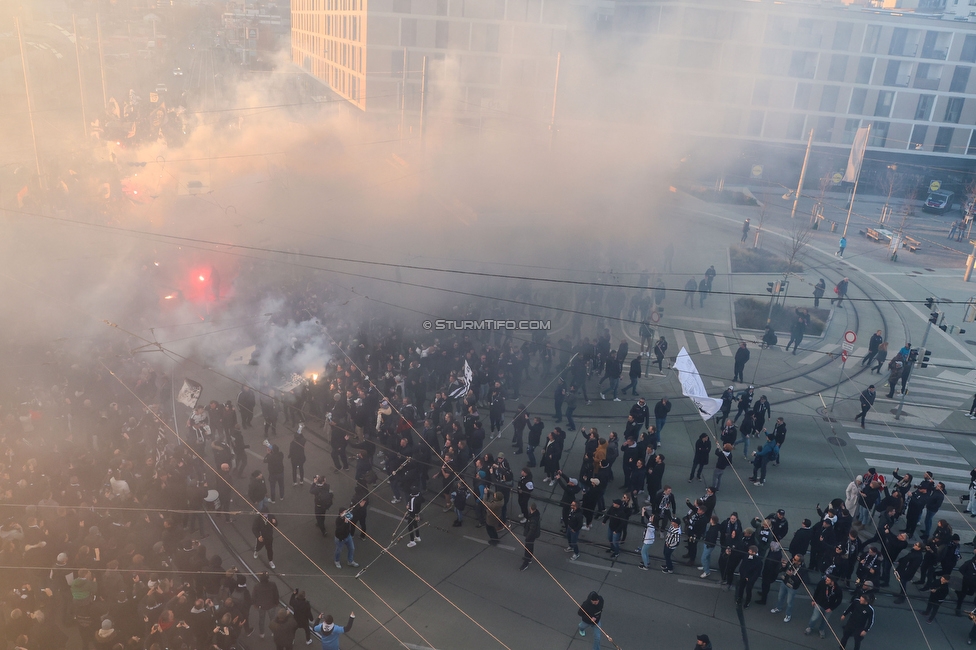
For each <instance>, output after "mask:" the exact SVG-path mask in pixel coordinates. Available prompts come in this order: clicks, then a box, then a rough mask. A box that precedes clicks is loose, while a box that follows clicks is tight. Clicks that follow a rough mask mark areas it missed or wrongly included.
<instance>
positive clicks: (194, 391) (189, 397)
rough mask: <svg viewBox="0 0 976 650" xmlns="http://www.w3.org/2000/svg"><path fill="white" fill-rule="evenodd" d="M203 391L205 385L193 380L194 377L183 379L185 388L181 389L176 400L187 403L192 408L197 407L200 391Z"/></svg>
mask: <svg viewBox="0 0 976 650" xmlns="http://www.w3.org/2000/svg"><path fill="white" fill-rule="evenodd" d="M202 392H203V386H202V385H201V384H198V383H197V382H195V381H193V380H192V379H184V380H183V388H181V389H180V392H179V394H178V395H177V396H176V401H177V402H179V403H180V404H185V405H186V406H189V407H190V408H191V409H192V408H196V406H197V402H198V401H199V400H200V393H202Z"/></svg>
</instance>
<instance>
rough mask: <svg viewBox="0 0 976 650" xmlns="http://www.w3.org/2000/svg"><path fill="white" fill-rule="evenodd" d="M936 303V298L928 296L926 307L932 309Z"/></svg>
mask: <svg viewBox="0 0 976 650" xmlns="http://www.w3.org/2000/svg"><path fill="white" fill-rule="evenodd" d="M934 305H935V298H926V299H925V307H926V308H928V309H932V307H933V306H934Z"/></svg>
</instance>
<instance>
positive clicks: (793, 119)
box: [786, 115, 806, 140]
mask: <svg viewBox="0 0 976 650" xmlns="http://www.w3.org/2000/svg"><path fill="white" fill-rule="evenodd" d="M805 120H806V116H805V115H790V121H789V122H787V124H786V138H787V139H788V140H802V139H803V123H804V121H805Z"/></svg>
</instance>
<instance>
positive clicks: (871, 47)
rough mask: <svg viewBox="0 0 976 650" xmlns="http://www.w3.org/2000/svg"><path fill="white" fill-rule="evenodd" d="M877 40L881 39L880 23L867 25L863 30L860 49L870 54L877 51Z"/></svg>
mask: <svg viewBox="0 0 976 650" xmlns="http://www.w3.org/2000/svg"><path fill="white" fill-rule="evenodd" d="M879 40H881V25H868V28H867V30H865V32H864V44H863V45H862V46H861V51H862V52H869V53H871V54H875V53H877V51H878V41H879Z"/></svg>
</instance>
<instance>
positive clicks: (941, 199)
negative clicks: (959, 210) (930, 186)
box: [922, 190, 955, 214]
mask: <svg viewBox="0 0 976 650" xmlns="http://www.w3.org/2000/svg"><path fill="white" fill-rule="evenodd" d="M954 196H955V195H954V194H953V193H952V192H949V191H946V190H939V191H937V192H929V196H928V198H927V199H925V205H923V206H922V210H923V211H924V212H931V213H933V214H945V213H946V212H948V211H949V210H951V209H952V199H953V197H954Z"/></svg>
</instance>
